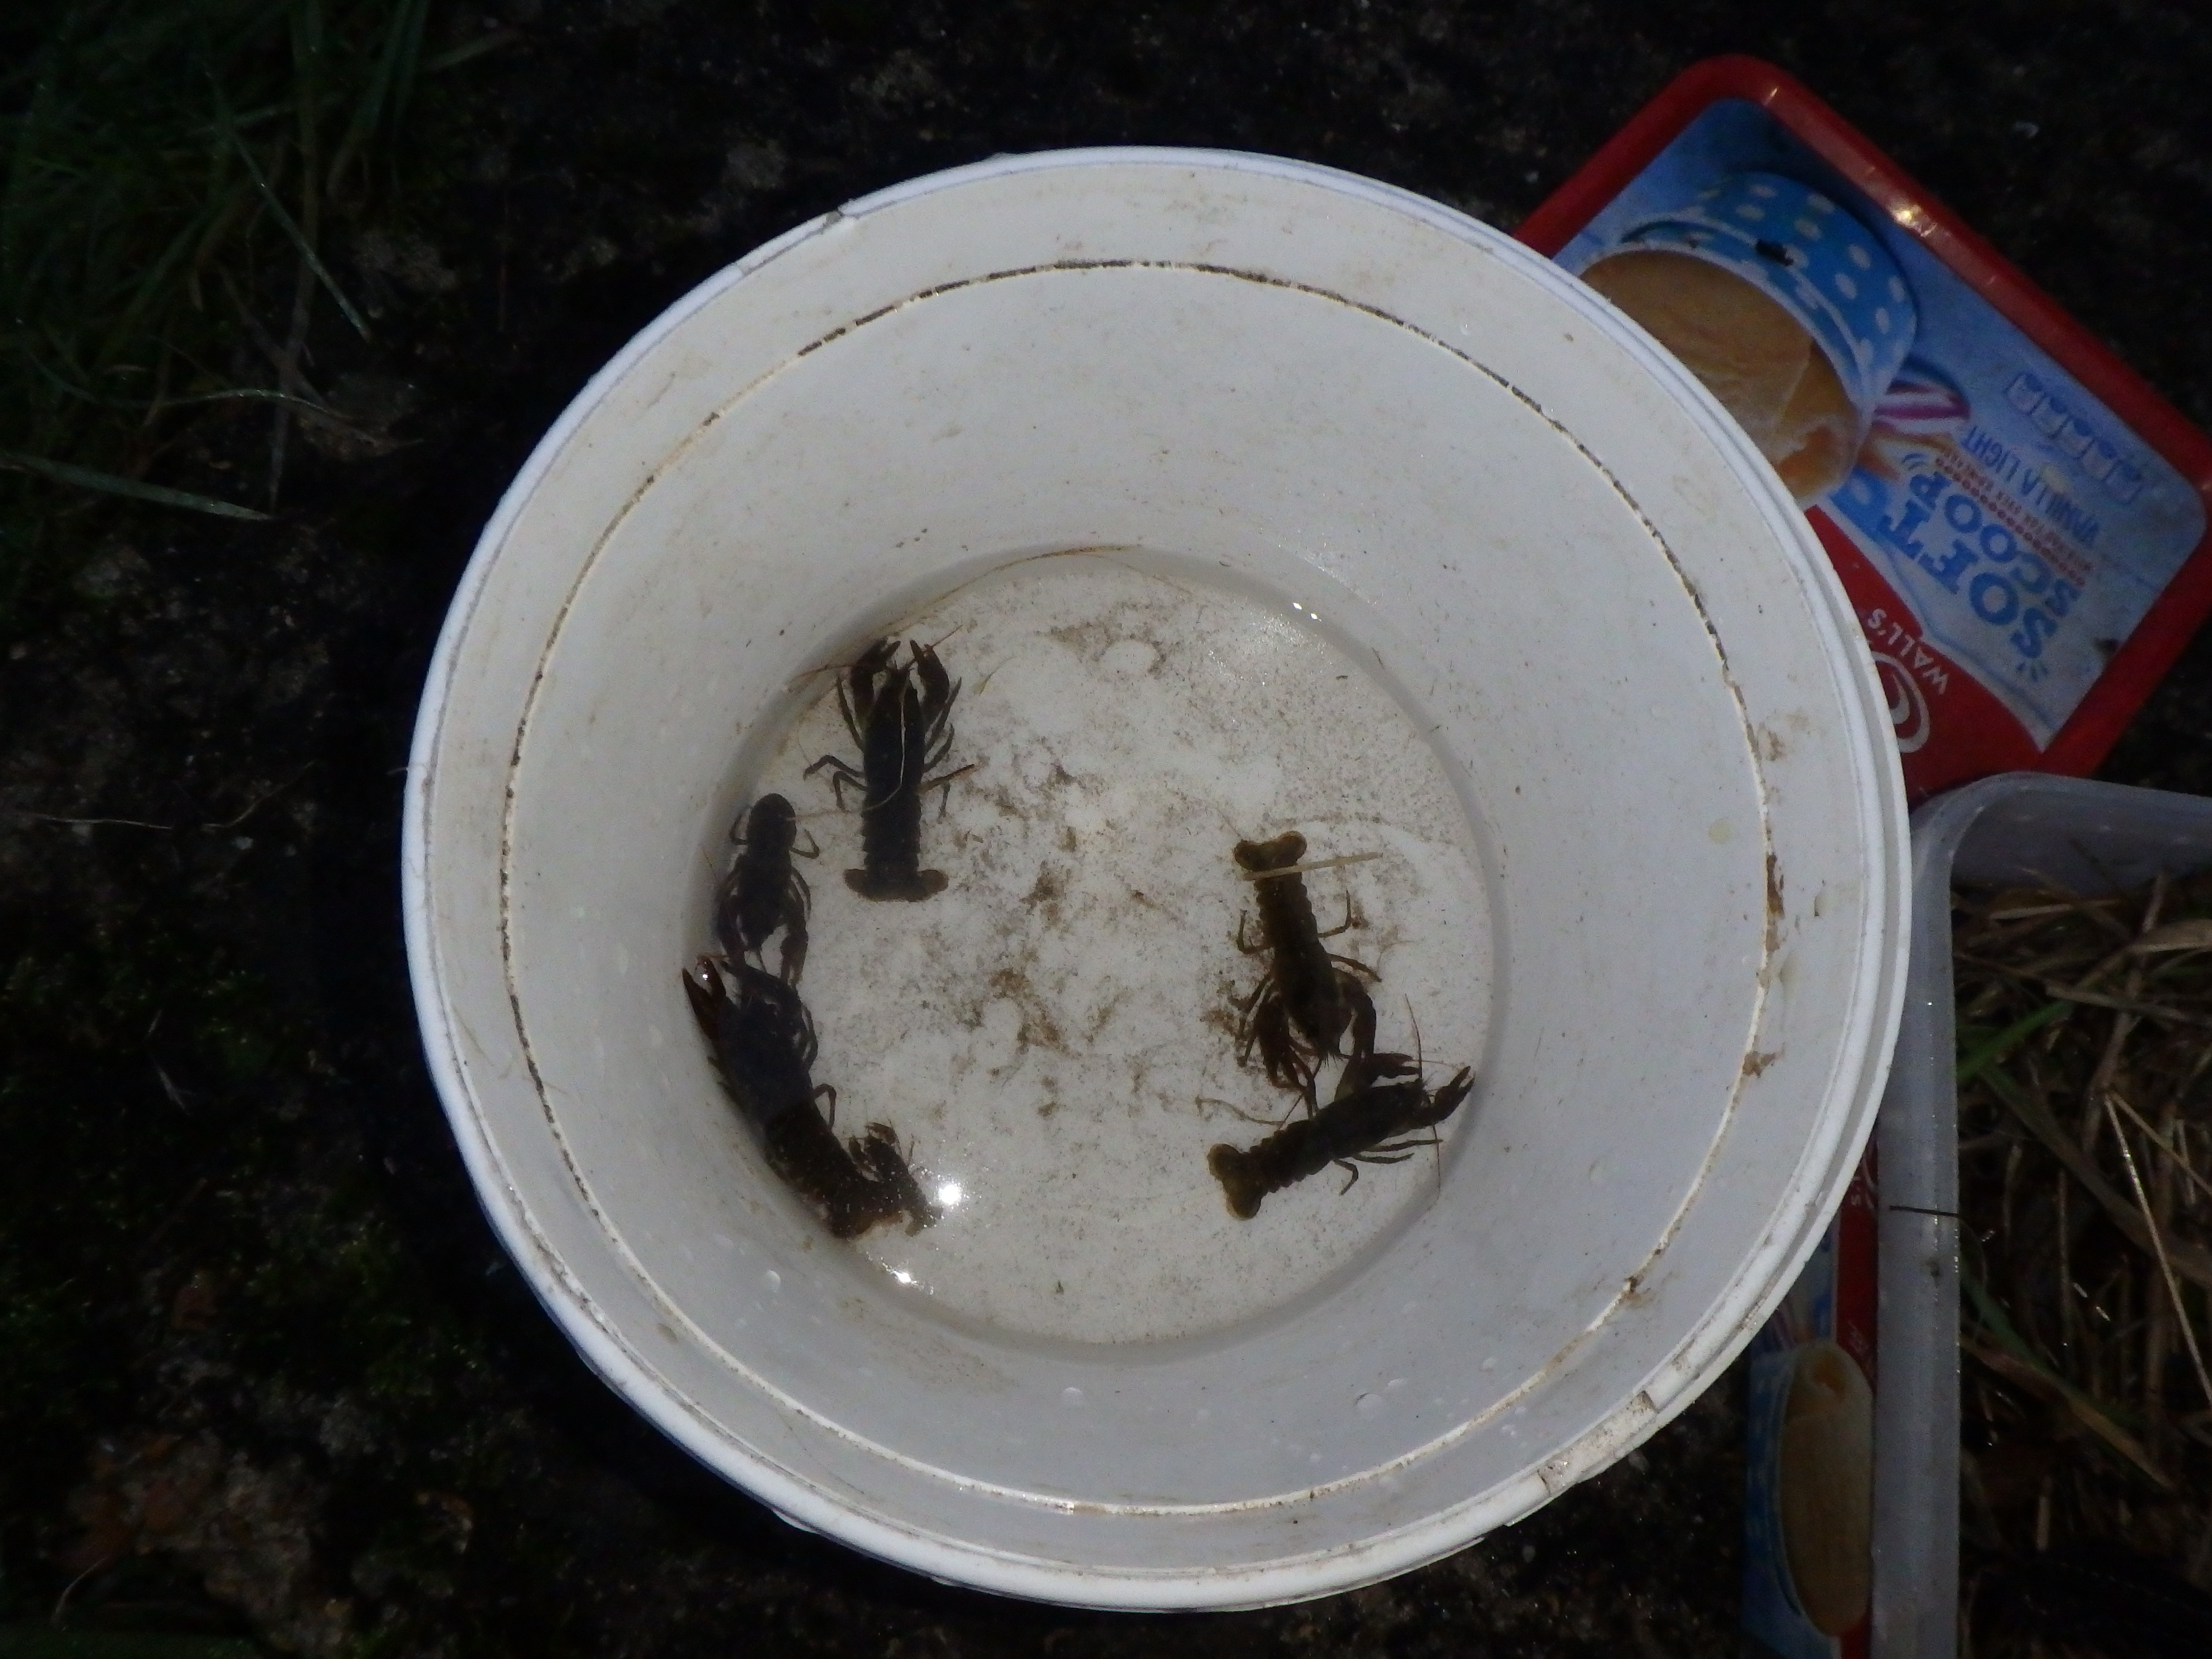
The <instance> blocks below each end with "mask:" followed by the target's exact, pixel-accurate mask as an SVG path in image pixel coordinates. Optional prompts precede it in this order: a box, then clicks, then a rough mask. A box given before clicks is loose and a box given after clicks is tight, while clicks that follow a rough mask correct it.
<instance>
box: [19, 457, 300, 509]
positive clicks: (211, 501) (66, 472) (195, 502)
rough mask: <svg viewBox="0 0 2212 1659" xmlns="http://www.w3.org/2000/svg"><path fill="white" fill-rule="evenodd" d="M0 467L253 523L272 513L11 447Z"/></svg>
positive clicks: (163, 504) (156, 503)
mask: <svg viewBox="0 0 2212 1659" xmlns="http://www.w3.org/2000/svg"><path fill="white" fill-rule="evenodd" d="M0 467H8V468H12V469H13V470H15V471H19V472H35V473H37V474H39V475H40V477H47V478H52V480H53V481H54V482H55V483H65V484H74V485H75V486H76V488H77V489H91V490H96V491H98V492H99V493H100V494H101V495H127V496H129V497H130V498H131V500H132V501H152V502H154V503H155V505H157V506H161V507H183V508H185V510H187V511H188V512H192V513H210V514H212V515H213V516H214V517H216V518H218V519H243V520H246V521H248V522H249V523H253V524H263V523H266V522H267V520H268V518H269V515H268V514H267V513H257V512H255V511H254V510H253V509H252V507H240V506H239V505H238V504H237V503H236V502H235V501H217V500H216V498H215V497H214V496H212V495H195V494H193V493H192V492H191V490H189V489H167V488H165V487H163V486H162V485H161V484H149V483H139V482H138V480H137V479H136V478H126V477H122V476H121V475H120V474H118V473H114V472H101V471H96V470H94V468H92V467H88V466H72V465H70V463H68V462H67V461H50V460H48V459H46V457H45V456H43V455H19V454H17V453H15V451H14V450H11V449H0Z"/></svg>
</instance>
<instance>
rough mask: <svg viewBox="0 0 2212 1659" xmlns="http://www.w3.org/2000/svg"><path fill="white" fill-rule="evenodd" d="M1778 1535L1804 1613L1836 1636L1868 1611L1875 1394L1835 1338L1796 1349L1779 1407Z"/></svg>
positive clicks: (1792, 1588)
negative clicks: (1784, 1400) (1784, 1401)
mask: <svg viewBox="0 0 2212 1659" xmlns="http://www.w3.org/2000/svg"><path fill="white" fill-rule="evenodd" d="M1781 1510H1782V1538H1783V1543H1784V1548H1785V1550H1786V1553H1787V1555H1788V1558H1789V1563H1790V1591H1791V1593H1792V1595H1794V1596H1795V1597H1796V1601H1797V1605H1798V1607H1800V1608H1801V1609H1802V1610H1803V1612H1804V1614H1805V1618H1806V1620H1807V1621H1808V1623H1809V1624H1811V1625H1812V1626H1813V1627H1814V1629H1815V1630H1818V1631H1822V1632H1826V1634H1828V1635H1830V1636H1840V1635H1842V1634H1843V1633H1844V1632H1845V1631H1847V1630H1849V1629H1850V1627H1851V1626H1854V1625H1856V1624H1857V1623H1858V1621H1859V1620H1861V1619H1862V1618H1863V1617H1864V1616H1865V1613H1866V1610H1867V1604H1868V1601H1869V1598H1870V1597H1871V1596H1872V1595H1873V1588H1874V1583H1873V1578H1874V1555H1873V1541H1874V1391H1873V1389H1870V1388H1869V1387H1868V1386H1867V1380H1866V1374H1865V1373H1864V1372H1863V1371H1862V1370H1859V1368H1858V1364H1857V1361H1856V1360H1854V1359H1853V1358H1851V1357H1850V1354H1848V1353H1846V1352H1844V1350H1843V1349H1842V1348H1840V1347H1838V1346H1837V1345H1836V1344H1834V1343H1833V1342H1831V1341H1828V1340H1825V1339H1816V1340H1814V1341H1811V1342H1808V1343H1806V1344H1805V1345H1804V1346H1802V1347H1801V1348H1800V1349H1798V1351H1797V1363H1796V1367H1795V1369H1794V1370H1793V1371H1792V1373H1791V1376H1790V1393H1789V1396H1788V1402H1787V1404H1786V1405H1785V1406H1784V1408H1783V1420H1782V1449H1781Z"/></svg>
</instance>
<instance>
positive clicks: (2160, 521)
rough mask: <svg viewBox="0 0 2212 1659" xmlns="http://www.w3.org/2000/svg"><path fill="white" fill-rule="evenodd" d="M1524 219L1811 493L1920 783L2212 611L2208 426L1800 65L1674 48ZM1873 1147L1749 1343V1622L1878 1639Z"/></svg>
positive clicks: (2123, 711)
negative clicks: (1877, 141)
mask: <svg viewBox="0 0 2212 1659" xmlns="http://www.w3.org/2000/svg"><path fill="white" fill-rule="evenodd" d="M1517 234H1518V235H1519V237H1520V240H1522V241H1523V242H1525V243H1527V244H1528V246H1532V247H1534V248H1535V249H1536V250H1537V251H1538V252H1541V253H1544V254H1546V255H1547V256H1549V257H1551V258H1554V259H1556V260H1557V261H1558V262H1559V264H1562V265H1564V266H1565V268H1566V269H1568V270H1571V271H1573V272H1575V273H1577V275H1580V276H1583V278H1584V280H1585V281H1588V282H1589V283H1590V284H1591V286H1593V287H1594V288H1595V289H1598V290H1599V291H1600V292H1601V293H1603V294H1605V295H1607V297H1608V298H1610V299H1612V300H1613V302H1614V303H1615V304H1617V305H1619V306H1620V307H1621V308H1622V309H1623V310H1624V311H1626V312H1627V313H1629V314H1630V315H1631V316H1632V317H1635V318H1636V319H1638V321H1640V322H1642V323H1643V324H1644V326H1645V327H1647V328H1648V329H1650V331H1651V332H1652V333H1653V334H1654V335H1655V336H1656V337H1658V338H1659V339H1660V341H1661V342H1662V343H1663V344H1665V345H1667V346H1668V348H1669V349H1673V350H1674V352H1675V353H1676V355H1677V356H1680V358H1681V359H1682V361H1683V362H1685V363H1686V365H1687V366H1688V367H1689V368H1692V371H1693V372H1696V373H1697V374H1699V377H1700V378H1701V379H1703V380H1705V382H1706V384H1707V385H1708V386H1710V387H1711V389H1712V390H1713V391H1714V392H1715V393H1716V394H1717V396H1719V397H1720V398H1721V400H1722V402H1723V404H1726V405H1728V407H1729V410H1730V412H1731V413H1733V414H1734V415H1735V416H1736V418H1737V419H1738V421H1739V422H1741V424H1742V425H1743V426H1744V428H1745V430H1746V431H1747V433H1748V434H1749V435H1751V436H1752V438H1753V441H1754V442H1756V443H1758V444H1759V447H1760V448H1761V450H1762V452H1763V453H1765V454H1766V455H1767V457H1768V459H1770V460H1771V462H1773V463H1774V465H1775V466H1776V470H1777V471H1778V474H1779V475H1780V476H1781V477H1782V478H1783V481H1784V484H1785V486H1786V487H1788V488H1789V489H1790V490H1791V491H1792V493H1793V494H1794V495H1796V497H1797V499H1798V501H1799V503H1800V505H1801V506H1802V507H1804V509H1805V513H1806V517H1807V519H1808V520H1809V521H1810V523H1811V525H1812V527H1813V529H1814V532H1815V534H1816V535H1817V536H1818V537H1819V538H1820V544H1821V545H1822V547H1823V548H1825V549H1826V551H1827V554H1828V556H1829V558H1830V559H1831V560H1832V562H1833V563H1834V566H1835V569H1836V573H1837V574H1838V576H1839V577H1840V578H1841V580H1842V582H1843V585H1844V590H1845V592H1847V593H1848V594H1849V595H1850V599H1851V601H1852V605H1853V607H1854V609H1855V611H1857V616H1858V620H1859V625H1860V627H1861V629H1863V631H1864V633H1865V635H1866V639H1867V643H1868V646H1869V649H1870V650H1871V652H1872V653H1873V656H1874V661H1875V668H1876V670H1877V671H1878V672H1879V674H1880V675H1881V684H1882V689H1883V690H1884V692H1885V693H1886V694H1887V698H1888V703H1889V713H1890V718H1891V720H1892V722H1893V727H1894V731H1895V735H1896V740H1897V746H1898V750H1899V757H1900V759H1901V762H1902V763H1903V767H1904V772H1905V787H1906V790H1907V793H1908V796H1909V797H1910V799H1911V800H1913V801H1914V802H1915V803H1917V802H1918V801H1920V800H1923V799H1926V798H1927V797H1928V796H1929V795H1931V794H1934V793H1937V792H1939V791H1941V790H1944V789H1948V788H1950V787H1954V786H1955V785H1958V784H1961V783H1966V782H1969V781H1972V780H1974V779H1976V778H1980V777H1985V776H1988V775H1990V774H1992V773H1997V772H2007V771H2020V770H2033V771H2046V772H2053V773H2060V774H2069V775H2082V774H2086V773H2087V772H2089V771H2090V770H2092V769H2093V768H2094V767H2095V766H2096V765H2097V764H2098V763H2099V762H2100V761H2101V760H2102V759H2103V758H2104V757H2105V755H2106V751H2107V750H2109V749H2110V748H2111V747H2112V744H2113V742H2114V741H2115V740H2116V739H2117V738H2118V737H2119V735H2120V733H2121V732H2122V731H2123V730H2124V728H2125V726H2126V725H2127V723H2128V721H2129V720H2130V718H2131V717H2132V716H2133V715H2134V714H2135V713H2136V709H2137V708H2140V707H2141V706H2142V702H2143V701H2144V700H2145V698H2147V697H2148V696H2149V694H2150V693H2151V691H2152V690H2153V689H2154V687H2155V686H2156V684H2157V683H2158V681H2159V679H2160V677H2161V676H2163V675H2164V673H2165V672H2166V670H2167V668H2169V667H2170V666H2171V665H2172V663H2173V661H2174V659H2175V658H2176V657H2178V656H2179V654H2180V653H2181V651H2182V649H2183V648H2184V647H2185V646H2186V645H2187V643H2188V641H2189V640H2190V639H2191V636H2192V635H2194V634H2195V633H2196V631H2197V628H2198V626H2199V625H2200V624H2201V623H2203V620H2204V618H2205V617H2206V615H2207V613H2208V611H2212V538H2208V537H2207V535H2206V526H2207V519H2208V507H2212V441H2208V440H2207V438H2206V437H2205V435H2203V433H2202V432H2200V431H2198V430H2197V428H2194V427H2193V426H2191V424H2190V423H2189V422H2187V421H2186V420H2185V419H2184V418H2183V417H2182V416H2181V415H2180V413H2179V411H2178V410H2175V409H2174V408H2172V405H2170V404H2167V403H2166V401H2165V400H2164V399H2162V398H2160V397H2159V395H2158V394H2157V393H2156V392H2154V391H2152V390H2151V388H2150V387H2149V386H2148V385H2146V384H2145V383H2144V382H2143V380H2142V379H2141V378H2140V377H2138V376H2137V375H2136V374H2135V373H2134V372H2133V371H2132V370H2130V369H2129V368H2127V367H2126V365H2124V363H2122V362H2120V361H2119V360H2118V358H2117V357H2115V356H2112V353H2111V352H2109V351H2108V350H2106V349H2105V348H2104V347H2103V346H2101V345H2100V344H2099V343H2098V342H2097V341H2096V340H2095V339H2094V338H2093V337H2091V336H2090V335H2089V334H2088V333H2087V331H2085V330H2084V329H2083V328H2082V327H2081V325H2079V324H2077V323H2076V322H2075V321H2074V320H2073V319H2071V318H2070V317H2069V316H2068V315H2067V314H2066V313H2064V312H2063V311H2062V310H2061V309H2060V308H2059V307H2057V305H2056V304H2055V303H2054V302H2053V301H2051V299H2050V298H2049V297H2048V296H2046V295H2044V294H2043V293H2041V292H2040V291H2039V289H2036V288H2035V287H2034V285H2033V283H2030V282H2029V281H2028V280H2027V278H2026V277H2025V276H2022V275H2021V273H2020V272H2019V271H2018V270H2015V269H2014V267H2013V266H2012V265H2010V264H2008V263H2007V262H2006V261H2005V260H2004V258H2002V256H2001V255H1999V254H1998V253H1997V252H1996V250H1995V249H1994V248H1992V247H1991V246H1990V245H1989V244H1988V243H1986V242H1985V241H1984V240H1982V239H1981V238H1980V237H1979V236H1978V235H1976V234H1974V233H1973V232H1972V231H1971V230H1969V229H1968V228H1966V225H1965V224H1964V223H1963V222H1960V220H1959V219H1958V218H1957V216H1955V215H1954V214H1953V213H1951V212H1950V211H1949V210H1948V209H1946V208H1945V207H1944V206H1943V205H1942V203H1941V202H1939V201H1937V200H1936V198H1935V197H1933V196H1931V195H1930V194H1929V192H1928V191H1925V190H1924V189H1923V188H1922V187H1921V186H1920V185H1918V184H1917V183H1916V182H1914V180H1912V179H1911V178H1910V177H1908V176H1907V175H1906V174H1905V173H1904V172H1903V170H1902V169H1900V168H1899V167H1897V165H1896V164H1895V163H1894V162H1893V161H1890V160H1889V158H1888V157H1887V156H1886V155H1883V154H1882V153H1881V151H1880V150H1878V149H1875V147H1874V145H1873V144H1872V143H1869V141H1868V140H1867V139H1866V138H1865V137H1863V136H1862V135H1861V134H1860V133H1858V132H1857V131H1855V130H1854V129H1852V128H1851V127H1850V125H1847V124H1846V123H1845V122H1844V120H1843V119H1842V118H1840V117H1839V116H1838V115H1837V114H1836V113H1835V112H1833V111H1832V110H1831V109H1829V108H1828V107H1827V106H1826V105H1825V104H1823V103H1821V102H1820V100H1819V99H1817V98H1816V97H1814V95H1813V94H1812V93H1810V92H1809V91H1808V90H1807V89H1806V88H1804V87H1803V86H1802V85H1800V84H1799V83H1798V82H1796V81H1795V80H1793V79H1792V78H1791V77H1790V76H1788V75H1786V74H1784V72H1783V71H1781V70H1778V69H1776V68H1774V67H1773V66H1772V65H1771V64H1764V63H1760V62H1759V61H1757V60H1756V59H1753V58H1715V59H1712V60H1711V61H1709V62H1706V63H1704V64H1698V65H1696V66H1695V67H1693V68H1692V69H1691V70H1688V71H1686V73H1684V74H1683V75H1682V76H1680V77H1679V78H1678V79H1677V80H1676V81H1674V83H1673V84H1671V85H1670V86H1668V88H1666V89H1665V90H1664V91H1663V92H1662V93H1661V94H1659V96H1658V97H1657V98H1656V99H1655V100H1653V101H1652V102H1651V103H1650V105H1649V106H1646V107H1645V108H1644V110H1643V111H1642V112H1639V113H1638V115H1637V116H1636V117H1635V118H1633V119H1632V120H1631V121H1630V122H1629V124H1628V125H1626V127H1624V128H1623V129H1622V130H1621V131H1620V132H1619V133H1618V134H1616V135H1615V136H1614V137H1613V139H1612V140H1611V142H1609V143H1607V145H1606V146H1605V147H1604V148H1603V149H1601V150H1600V151H1599V152H1598V154H1597V155H1595V156H1594V157H1593V158H1592V159H1591V160H1590V161H1589V163H1588V164H1587V165H1585V166H1584V167H1583V168H1582V169H1581V171H1580V172H1578V173H1576V174H1575V176H1574V177H1573V178H1572V179H1569V180H1568V181H1567V183H1566V184H1565V185H1563V186H1562V187H1561V188H1560V189H1559V191H1557V192H1556V193H1555V194H1554V195H1553V197H1551V198H1550V199H1549V200H1548V201H1547V202H1546V203H1545V204H1543V205H1542V206H1541V207H1540V208H1538V209H1537V210H1536V211H1535V212H1534V214H1532V215H1531V216H1529V218H1528V221H1527V222H1526V223H1524V224H1523V225H1522V227H1521V228H1520V230H1519V232H1518V233H1517ZM1872 1162H1873V1160H1872V1155H1871V1153H1869V1157H1868V1159H1867V1162H1866V1164H1864V1165H1863V1167H1862V1169H1861V1170H1860V1172H1859V1176H1858V1178H1857V1180H1856V1181H1855V1182H1853V1183H1852V1185H1851V1188H1850V1192H1849V1194H1847V1196H1846V1198H1845V1200H1844V1209H1843V1212H1842V1213H1841V1215H1840V1216H1839V1218H1838V1222H1837V1224H1836V1225H1834V1226H1832V1228H1831V1229H1830V1231H1829V1232H1828V1235H1827V1237H1826V1239H1825V1240H1824V1241H1823V1243H1822V1244H1821V1246H1820V1249H1819V1250H1818V1251H1817V1252H1816V1253H1815V1255H1814V1259H1813V1261H1811V1262H1810V1263H1809V1264H1808V1267H1807V1269H1806V1272H1805V1274H1804V1276H1803V1277H1802V1279H1801V1280H1800V1281H1799V1283H1798V1285H1797V1286H1796V1289H1795V1290H1793V1291H1792V1292H1791V1293H1790V1297H1788V1298H1786V1299H1785V1301H1784V1304H1783V1306H1782V1308H1781V1309H1780V1310H1778V1313H1777V1314H1776V1316H1775V1317H1774V1318H1773V1319H1772V1320H1771V1322H1769V1323H1768V1325H1767V1326H1766V1328H1765V1329H1764V1330H1762V1331H1761V1333H1760V1334H1759V1337H1758V1338H1757V1339H1756V1340H1754V1342H1753V1346H1752V1349H1751V1364H1750V1399H1749V1444H1748V1452H1749V1472H1748V1478H1749V1483H1750V1489H1749V1492H1748V1503H1747V1538H1746V1552H1745V1553H1746V1563H1745V1585H1744V1591H1745V1594H1744V1626H1745V1632H1746V1634H1747V1638H1749V1639H1750V1644H1751V1647H1752V1650H1753V1651H1754V1652H1764V1653H1765V1654H1768V1655H1772V1656H1779V1659H1864V1656H1866V1655H1867V1654H1868V1653H1869V1630H1870V1619H1869V1607H1870V1599H1871V1597H1872V1596H1873V1595H1875V1594H1878V1591H1877V1590H1876V1589H1875V1587H1874V1586H1873V1583H1872V1572H1871V1569H1870V1566H1869V1563H1868V1553H1869V1544H1868V1539H1869V1530H1868V1528H1869V1518H1868V1516H1869V1509H1870V1504H1871V1488H1872V1469H1871V1447H1872V1438H1871V1423H1872V1407H1871V1401H1872V1391H1873V1389H1874V1388H1875V1385H1876V1383H1877V1382H1878V1372H1877V1369H1876V1358H1877V1352H1876V1336H1877V1332H1876V1318H1875V1316H1876V1307H1875V1301H1876V1296H1875V1261H1874V1241H1875V1225H1874V1220H1875V1211H1876V1206H1878V1205H1879V1203H1880V1194H1879V1187H1878V1184H1877V1182H1876V1180H1875V1170H1874V1169H1873V1167H1872Z"/></svg>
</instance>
